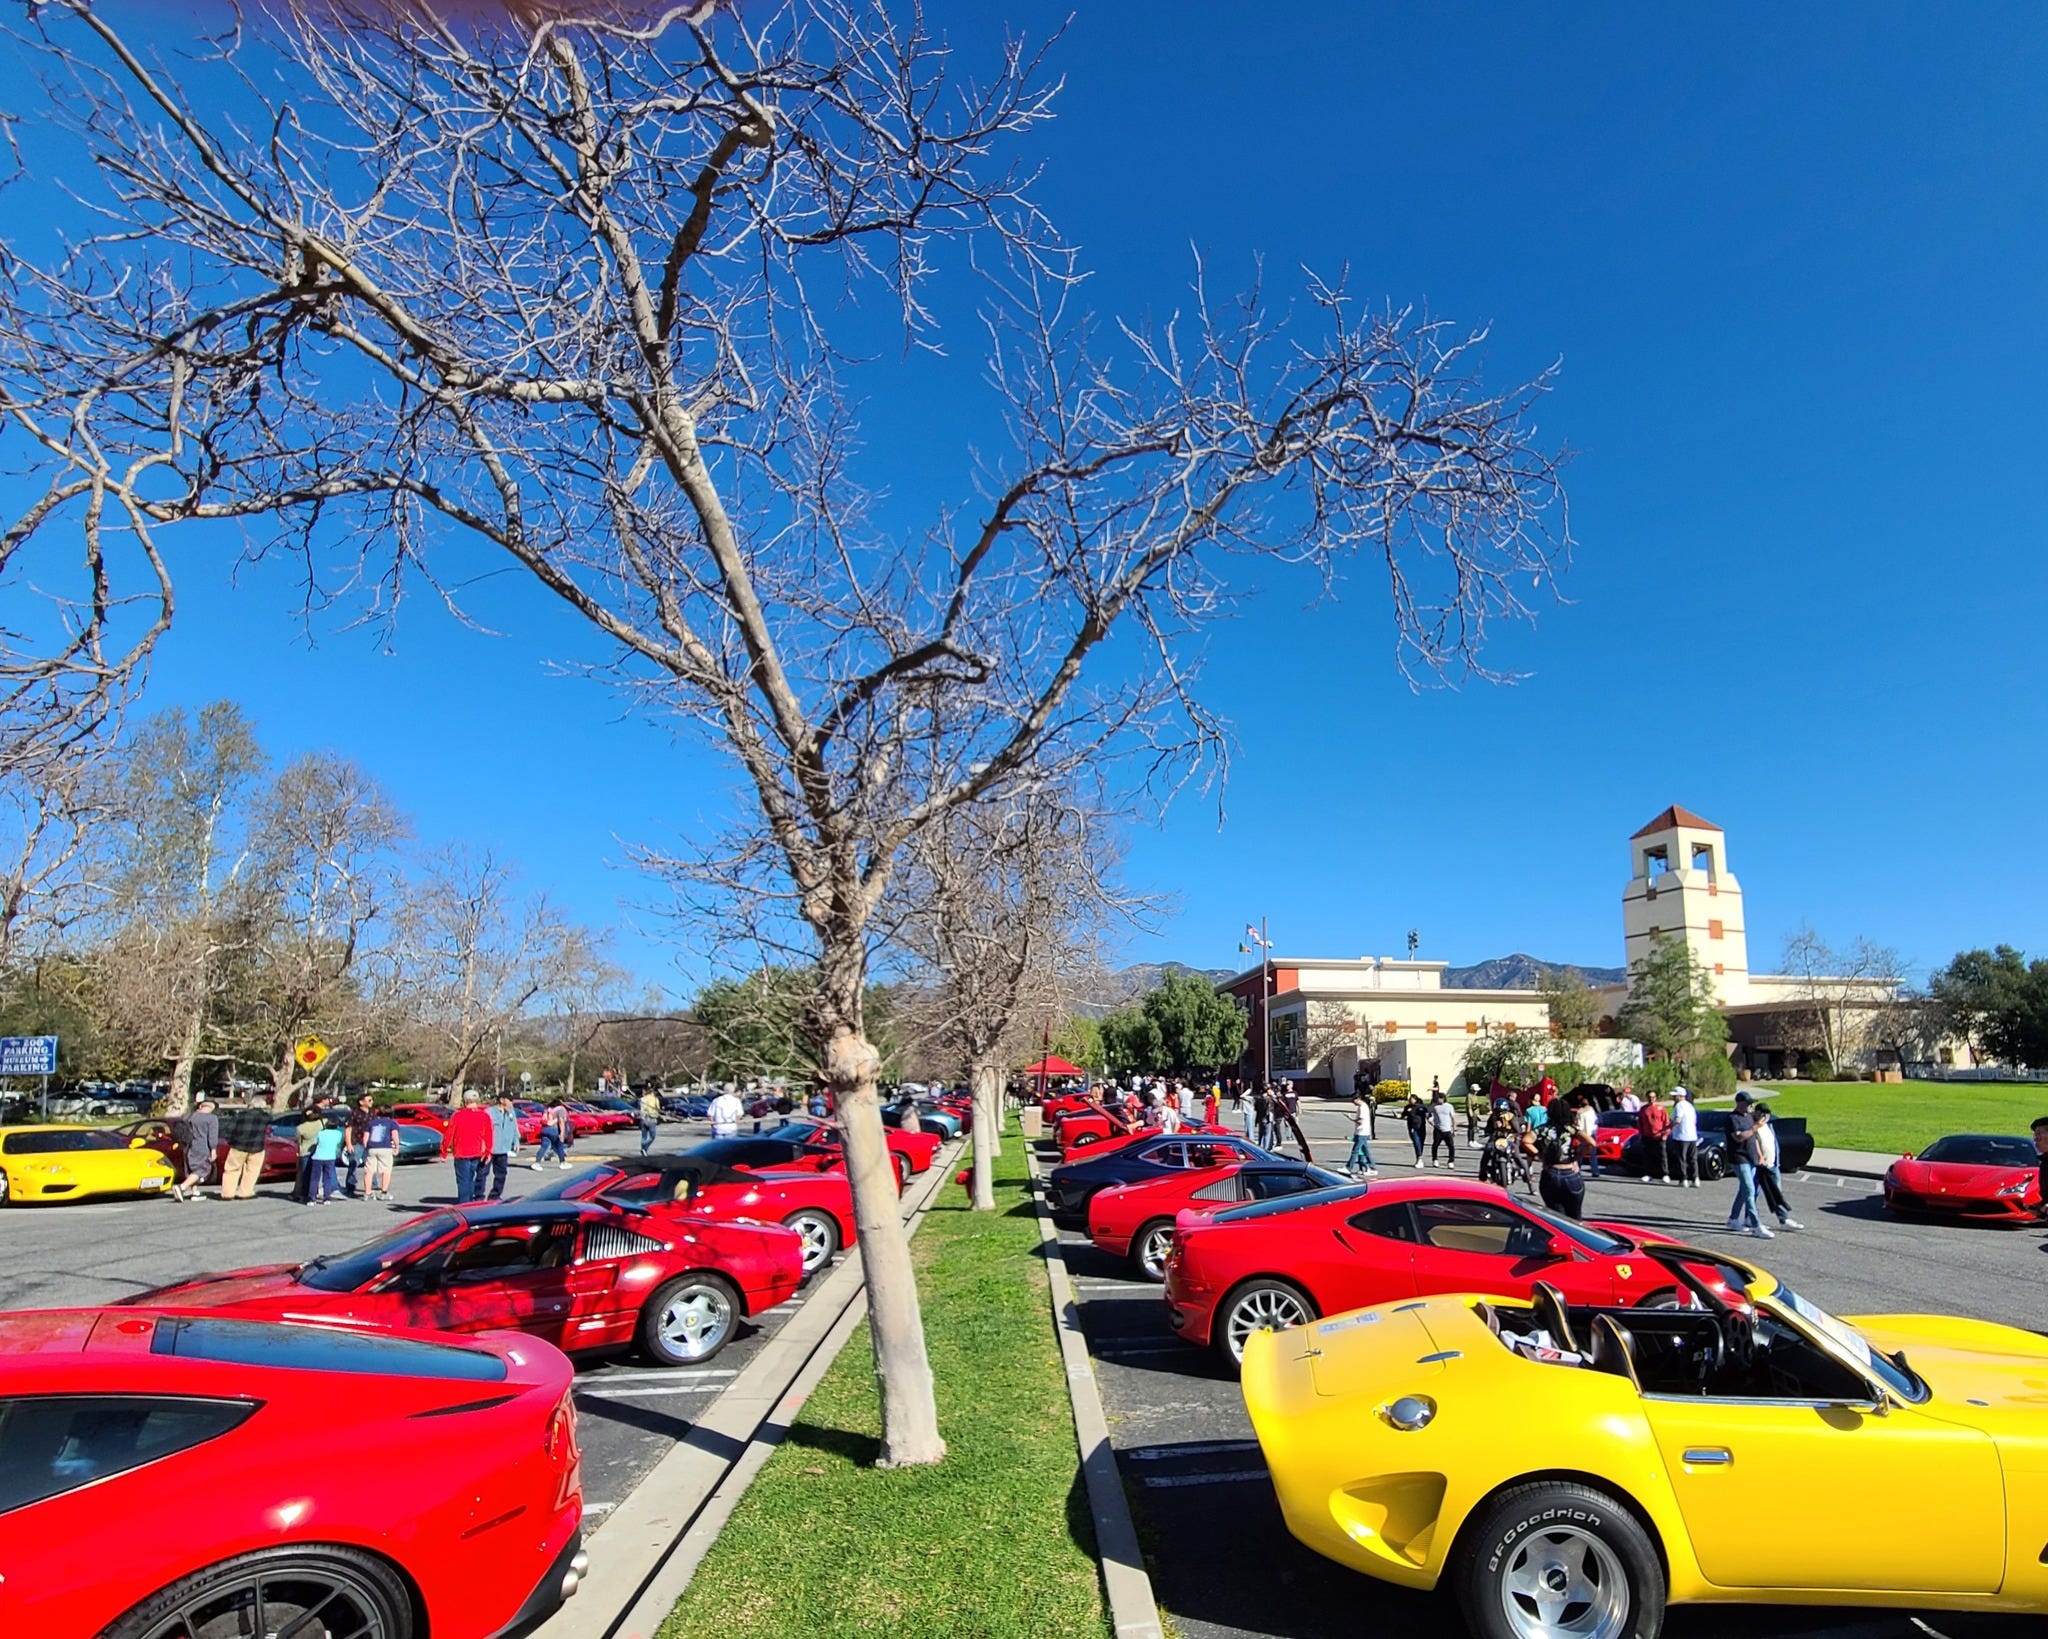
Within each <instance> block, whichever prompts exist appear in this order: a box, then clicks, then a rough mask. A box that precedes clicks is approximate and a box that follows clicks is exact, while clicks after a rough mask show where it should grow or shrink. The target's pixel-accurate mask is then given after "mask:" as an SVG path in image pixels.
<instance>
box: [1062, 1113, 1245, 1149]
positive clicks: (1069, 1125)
mask: <svg viewBox="0 0 2048 1639" xmlns="http://www.w3.org/2000/svg"><path fill="white" fill-rule="evenodd" d="M1159 1130H1160V1129H1159V1128H1157V1127H1148V1126H1146V1125H1145V1123H1144V1122H1143V1121H1132V1120H1129V1119H1128V1118H1126V1117H1124V1116H1122V1115H1118V1114H1114V1113H1112V1112H1111V1111H1108V1110H1083V1111H1080V1112H1079V1113H1077V1114H1074V1115H1063V1116H1061V1117H1060V1119H1059V1120H1058V1122H1057V1123H1055V1124H1054V1126H1053V1130H1052V1136H1053V1142H1054V1143H1056V1144H1058V1145H1059V1147H1060V1154H1061V1155H1062V1156H1063V1157H1064V1156H1067V1155H1071V1154H1073V1152H1074V1151H1075V1150H1082V1149H1087V1148H1088V1147H1089V1146H1090V1145H1092V1144H1113V1143H1115V1142H1116V1140H1118V1139H1119V1138H1136V1137H1137V1136H1138V1135H1139V1134H1140V1133H1148V1132H1158V1131H1159ZM1178 1130H1179V1131H1181V1132H1184V1133H1212V1134H1215V1135H1216V1136H1218V1137H1227V1136H1229V1135H1230V1134H1232V1133H1234V1132H1235V1131H1236V1130H1237V1129H1236V1128H1234V1127H1223V1126H1212V1125H1210V1124H1209V1123H1208V1122H1206V1121H1190V1120H1188V1119H1186V1118H1185V1117H1183V1118H1182V1120H1181V1124H1180V1127H1179V1129H1178Z"/></svg>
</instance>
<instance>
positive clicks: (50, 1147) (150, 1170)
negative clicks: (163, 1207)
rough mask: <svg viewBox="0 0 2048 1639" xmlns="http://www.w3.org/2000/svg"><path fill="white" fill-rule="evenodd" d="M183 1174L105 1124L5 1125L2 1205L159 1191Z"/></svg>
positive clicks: (0, 1151)
mask: <svg viewBox="0 0 2048 1639" xmlns="http://www.w3.org/2000/svg"><path fill="white" fill-rule="evenodd" d="M177 1176H178V1175H177V1174H176V1173H175V1172H174V1171H172V1170H171V1164H170V1162H168V1161H166V1160H165V1159H164V1158H163V1157H162V1156H161V1155H159V1154H157V1152H156V1151H155V1150H146V1149H141V1148H138V1147H136V1146H135V1145H132V1144H130V1143H129V1142H128V1140H127V1139H125V1138H123V1137H122V1136H121V1135H120V1134H119V1133H116V1132H109V1131H108V1130H107V1129H106V1128H104V1127H0V1205H5V1204H7V1203H9V1202H22V1203H29V1202H48V1201H77V1200H81V1199H83V1198H84V1197H86V1196H88V1195H158V1194H161V1193H162V1192H163V1191H165V1190H167V1189H169V1188H170V1187H171V1185H172V1184H173V1183H174V1182H175V1181H176V1179H177Z"/></svg>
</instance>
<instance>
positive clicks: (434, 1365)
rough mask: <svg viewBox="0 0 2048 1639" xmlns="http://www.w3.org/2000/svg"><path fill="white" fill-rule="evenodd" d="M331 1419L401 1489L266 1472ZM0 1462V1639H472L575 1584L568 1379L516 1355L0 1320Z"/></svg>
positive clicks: (523, 1347)
mask: <svg viewBox="0 0 2048 1639" xmlns="http://www.w3.org/2000/svg"><path fill="white" fill-rule="evenodd" d="M338 1404H339V1405H346V1407H347V1416H348V1438H349V1439H350V1440H351V1441H362V1442H365V1443H364V1445H363V1446H362V1447H361V1448H360V1449H362V1450H363V1451H366V1452H381V1453H387V1454H402V1466H403V1475H402V1479H401V1478H400V1477H399V1476H398V1475H396V1474H394V1472H393V1469H392V1468H391V1466H390V1465H389V1464H388V1463H384V1462H374V1461H372V1462H355V1461H345V1462H325V1461H321V1462H307V1463H301V1464H297V1465H294V1466H293V1467H291V1468H290V1469H289V1470H285V1471H281V1470H280V1469H279V1466H278V1457H279V1454H280V1453H282V1452H292V1451H301V1452H303V1451H304V1450H305V1449H306V1444H307V1438H308V1431H309V1430H327V1431H330V1433H331V1431H332V1430H333V1428H334V1426H335V1422H334V1419H335V1408H336V1406H337V1405H338ZM328 1443H329V1445H330V1446H331V1444H332V1441H331V1439H330V1440H329V1442H328ZM0 1451H4V1453H5V1459H4V1462H0V1520H4V1521H5V1524H6V1534H7V1541H8V1543H9V1544H10V1552H9V1553H8V1555H7V1562H6V1566H5V1579H4V1581H0V1633H6V1634H9V1635H20V1636H21V1639H29V1636H31V1635H35V1636H42V1639H84V1636H86V1635H93V1636H96V1639H219V1636H226V1635H234V1634H249V1633H262V1634H270V1635H277V1634H295V1635H296V1634H303V1635H307V1636H309V1639H310V1636H313V1635H319V1634H331V1635H336V1636H339V1635H343V1634H348V1635H353V1636H355V1639H425V1636H427V1635H431V1636H432V1639H491V1636H493V1635H498V1634H506V1633H512V1632H521V1633H523V1632H526V1631H529V1630H530V1629H531V1628H532V1627H533V1626H534V1625H536V1624H538V1623H539V1622H541V1621H542V1620H544V1619H545V1618H546V1617H547V1615H548V1614H549V1613H550V1612H551V1611H553V1610H554V1609H555V1608H556V1607H557V1606H558V1605H560V1604H561V1602H562V1600H563V1599H564V1598H565V1597H567V1596H568V1595H569V1594H572V1593H573V1592H575V1590H576V1586H577V1583H578V1582H579V1580H580V1579H581V1577H582V1576H583V1574H584V1571H585V1570H586V1568H587V1565H588V1561H587V1560H586V1559H585V1557H584V1554H583V1549H582V1542H581V1527H582V1515H583V1494H582V1484H581V1479H580V1466H579V1464H580V1459H579V1455H578V1451H577V1444H576V1411H575V1405H574V1400H573V1384H572V1374H571V1371H570V1366H569V1362H568V1361H567V1360H565V1359H564V1358H563V1357H562V1355H561V1354H560V1352H559V1351H557V1350H555V1349H551V1348H547V1347H544V1346H541V1345H539V1344H536V1343H534V1342H532V1341H530V1340H526V1339H521V1338H517V1337H512V1338H507V1337H504V1336H502V1335H500V1336H495V1337H481V1338H476V1339H472V1340H466V1341H464V1342H463V1343H460V1344H456V1343H452V1342H442V1341H435V1340H428V1339H425V1338H418V1337H399V1336H392V1335H387V1334H367V1335H355V1334H349V1333H345V1332H340V1331H336V1330H334V1329H331V1328H327V1327H319V1326H295V1325H279V1324H274V1323H266V1322H258V1321H252V1320H246V1319H237V1318H229V1317H225V1316H219V1315H194V1314H189V1313H176V1312H166V1311H164V1310H161V1309H151V1308H147V1307H135V1306H123V1307H118V1308H111V1309H73V1310H45V1311H40V1312H38V1311H24V1312H18V1313H13V1314H6V1315H0ZM285 1473H288V1475H289V1477H288V1478H281V1474H285ZM143 1520H146V1521H148V1522H149V1528H148V1529H147V1530H138V1529H137V1528H136V1524H137V1522H138V1521H143ZM257 1611H260V1612H261V1613H262V1616H261V1622H260V1626H255V1627H252V1626H250V1625H249V1624H250V1620H251V1617H252V1615H253V1613H254V1612H257Z"/></svg>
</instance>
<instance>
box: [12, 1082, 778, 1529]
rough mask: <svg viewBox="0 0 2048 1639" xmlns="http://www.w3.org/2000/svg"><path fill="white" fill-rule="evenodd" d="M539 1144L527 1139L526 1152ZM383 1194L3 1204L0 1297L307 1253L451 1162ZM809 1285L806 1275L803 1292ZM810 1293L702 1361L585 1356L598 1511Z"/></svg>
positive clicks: (63, 1302) (446, 1195) (418, 1196)
mask: <svg viewBox="0 0 2048 1639" xmlns="http://www.w3.org/2000/svg"><path fill="white" fill-rule="evenodd" d="M710 1136H711V1130H710V1127H709V1125H708V1123H705V1122H669V1123H665V1124H664V1125H663V1127H662V1130H661V1142H660V1145H659V1146H658V1147H659V1148H660V1149H661V1150H663V1151H672V1150H678V1149H685V1148H687V1147H688V1146H690V1145H691V1144H694V1143H697V1142H699V1141H700V1140H702V1139H706V1138H709V1137H710ZM639 1148H640V1137H639V1134H638V1133H637V1132H632V1133H617V1134H612V1135H609V1136H606V1137H590V1138H584V1139H580V1140H578V1142H577V1144H576V1146H575V1148H574V1149H573V1150H572V1151H571V1152H570V1153H571V1156H572V1158H573V1160H574V1161H575V1162H579V1163H582V1162H589V1161H592V1160H595V1159H597V1158H599V1157H601V1156H606V1155H621V1154H637V1153H638V1151H639ZM524 1153H526V1154H529V1155H530V1154H531V1151H527V1152H524ZM560 1176H561V1173H560V1172H559V1171H557V1170H556V1169H555V1168H554V1167H553V1166H552V1165H551V1166H550V1167H549V1169H548V1170H547V1171H545V1172H534V1171H531V1170H529V1169H528V1168H527V1167H525V1166H523V1165H521V1166H515V1167H514V1168H513V1169H512V1172H511V1175H510V1177H509V1178H508V1180H507V1182H506V1190H505V1193H506V1196H507V1197H508V1198H512V1197H517V1196H519V1195H522V1194H524V1193H526V1192H527V1191H528V1190H532V1189H537V1188H539V1187H540V1185H542V1184H543V1183H548V1182H552V1181H553V1180H555V1179H557V1178H559V1177H560ZM392 1192H393V1193H394V1194H395V1195H396V1196H397V1197H398V1198H397V1199H396V1200H394V1201H392V1202H391V1203H390V1204H389V1205H386V1204H385V1203H383V1202H381V1201H380V1202H377V1203H374V1204H372V1203H369V1202H364V1201H339V1202H330V1203H329V1204H327V1205H325V1206H295V1205H293V1203H292V1201H291V1188H290V1185H289V1184H288V1183H286V1182H284V1181H282V1180H280V1181H279V1182H277V1183H274V1184H263V1185H261V1186H259V1188H258V1191H257V1195H256V1198H255V1199H254V1200H251V1201H236V1202H221V1201H216V1200H213V1199H211V1198H210V1197H209V1198H208V1199H207V1200H206V1201H204V1202H201V1203H198V1204H194V1205H185V1206H181V1205H179V1204H178V1203H177V1202H175V1201H171V1200H169V1199H156V1200H146V1201H143V1200H138V1201H109V1202H80V1203H78V1204H77V1205H74V1206H55V1207H14V1208H8V1209H6V1210H4V1211H0V1309H44V1308H63V1307H72V1306H89V1305H93V1304H101V1303H110V1302H114V1301H116V1300H118V1299H120V1298H124V1297H131V1296H133V1295H134V1294H135V1293H137V1292H144V1291H148V1290H149V1289H150V1288H152V1287H156V1286H162V1285H164V1284H166V1283H167V1282H170V1281H173V1280H183V1279H188V1278H190V1277H191V1276H193V1275H198V1274H204V1273H207V1272H210V1271H215V1270H225V1269H236V1268H242V1267H245V1266H248V1265H251V1264H263V1263H302V1262H305V1261H306V1260H308V1259H310V1258H313V1257H317V1256H318V1255H319V1254H321V1253H323V1252H336V1251H341V1250H344V1249H346V1248H348V1247H351V1246H355V1245H357V1244H359V1243H361V1242H363V1241H366V1240H369V1239H370V1238H371V1237H372V1236H375V1235H381V1234H383V1233H384V1232H385V1231H386V1230H387V1229H389V1228H390V1227H391V1226H392V1225H393V1224H395V1223H398V1222H401V1221H403V1220H404V1219H405V1218H408V1217H410V1216H412V1215H413V1214H415V1213H418V1212H422V1211H426V1210H429V1209H431V1208H434V1207H439V1206H452V1205H453V1204H454V1201H455V1169H454V1167H453V1165H452V1164H450V1163H448V1162H445V1161H444V1162H437V1163H431V1164H423V1165H413V1166H405V1167H400V1168H398V1169H397V1170H396V1171H395V1172H394V1174H393V1175H392ZM809 1289H810V1288H809V1287H806V1291H808V1290H809ZM802 1300H803V1294H801V1293H800V1294H798V1296H797V1297H796V1298H794V1299H792V1300H790V1302H788V1303H786V1304H784V1305H782V1306H781V1307H780V1308H777V1309H772V1310H770V1311H768V1312H767V1313H766V1314H763V1315H759V1316H756V1317H755V1318H754V1319H753V1320H752V1321H750V1322H748V1323H747V1324H746V1326H745V1328H744V1329H743V1330H742V1331H741V1333H740V1335H739V1336H738V1337H736V1338H735V1339H734V1340H733V1341H732V1342H731V1343H730V1344H728V1345H727V1346H726V1347H725V1348H724V1349H723V1350H722V1351H721V1352H720V1353H719V1354H718V1355H717V1357H716V1358H714V1359H713V1360H711V1361H710V1362H708V1363H707V1364H706V1365H703V1366H692V1367H685V1368H679V1369H666V1368H664V1369H655V1368H652V1367H649V1366H646V1365H643V1364H641V1363H640V1362H639V1361H637V1360H636V1359H633V1358H631V1357H627V1358H624V1359H614V1360H606V1361H601V1362H597V1361H594V1362H591V1363H588V1364H585V1365H584V1366H583V1367H582V1369H581V1370H580V1372H579V1373H578V1378H577V1397H576V1399H577V1409H578V1411H579V1412H580V1413H581V1414H582V1416H581V1423H580V1431H581V1435H582V1441H583V1483H584V1497H585V1506H586V1509H587V1511H588V1513H589V1514H590V1515H592V1516H593V1517H596V1518H601V1517H602V1516H603V1515H604V1514H606V1513H608V1512H609V1511H610V1510H611V1509H612V1508H614V1507H616V1506H617V1505H618V1503H619V1502H620V1501H621V1499H623V1498H624V1497H625V1496H626V1495H627V1493H628V1492H630V1491H631V1490H632V1489H633V1487H634V1486H635V1485H637V1484H638V1483H639V1482H640V1480H641V1478H642V1476H644V1475H645V1474H646V1473H647V1471H648V1470H649V1469H651V1468H652V1467H653V1466H654V1465H655V1464H656V1463H657V1462H659V1461H660V1460H661V1457H662V1455H663V1454H664V1453H665V1452H666V1451H667V1450H668V1449H669V1447H670V1446H671V1445H673V1444H674V1442H675V1441H676V1440H677V1439H678V1438H680V1437H681V1436H682V1435H684V1434H686V1433H688V1431H689V1429H690V1427H691V1422H692V1419H693V1416H694V1414H695V1412H696V1410H697V1409H698V1408H700V1407H702V1406H704V1405H705V1404H707V1403H708V1402H709V1401H710V1400H711V1398H712V1397H713V1396H714V1395H716V1394H717V1393H718V1392H719V1391H720V1390H721V1389H723V1388H724V1387H725V1386H726V1385H727V1384H728V1383H730V1382H731V1381H732V1380H733V1378H734V1377H736V1376H737V1375H738V1374H739V1372H740V1371H741V1369H742V1368H743V1367H745V1365H746V1364H747V1362H748V1361H749V1360H751V1359H752V1358H753V1356H754V1354H755V1353H756V1352H757V1351H758V1350H759V1349H760V1348H761V1346H762V1345H763V1344H764V1343H765V1342H766V1341H767V1340H768V1339H769V1338H770V1337H772V1336H773V1335H774V1334H775V1332H776V1330H777V1329H778V1328H779V1327H780V1326H781V1325H782V1323H783V1322H784V1321H786V1320H787V1319H788V1318H789V1317H790V1315H792V1314H794V1313H795V1312H796V1309H797V1306H798V1305H799V1304H800V1303H801V1302H802Z"/></svg>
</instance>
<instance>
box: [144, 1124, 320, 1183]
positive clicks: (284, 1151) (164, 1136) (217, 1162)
mask: <svg viewBox="0 0 2048 1639" xmlns="http://www.w3.org/2000/svg"><path fill="white" fill-rule="evenodd" d="M114 1131H115V1132H116V1133H118V1134H120V1136H121V1137H123V1138H125V1139H127V1140H128V1142H129V1143H131V1144H132V1143H134V1142H136V1140H138V1139H140V1140H141V1142H142V1145H143V1147H144V1148H145V1149H152V1150H155V1151H156V1152H157V1154H159V1155H161V1156H162V1157H163V1158H164V1159H165V1160H166V1161H169V1162H170V1163H171V1165H172V1166H174V1167H176V1168H177V1169H178V1177H179V1179H180V1180H181V1181H182V1180H183V1178H184V1176H185V1122H184V1120H183V1118H182V1117H179V1118H176V1119H171V1120H165V1119H163V1118H161V1117H152V1118H150V1119H149V1120H147V1121H131V1122H129V1123H128V1125H127V1126H125V1127H116V1128H115V1129H114ZM227 1164H228V1147H227V1144H226V1142H225V1141H223V1142H221V1143H219V1144H217V1145H215V1146H214V1151H213V1176H214V1178H215V1179H216V1180H217V1179H219V1178H220V1176H221V1174H222V1172H223V1171H224V1170H225V1169H226V1167H227ZM298 1170H299V1146H298V1145H297V1144H295V1143H293V1142H292V1140H291V1139H289V1138H284V1137H280V1136H279V1135H278V1134H276V1133H267V1134H265V1136H264V1139H263V1174H262V1176H263V1177H264V1178H265V1179H266V1180H268V1179H271V1178H290V1177H292V1176H294V1175H295V1174H296V1173H297V1172H298Z"/></svg>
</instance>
